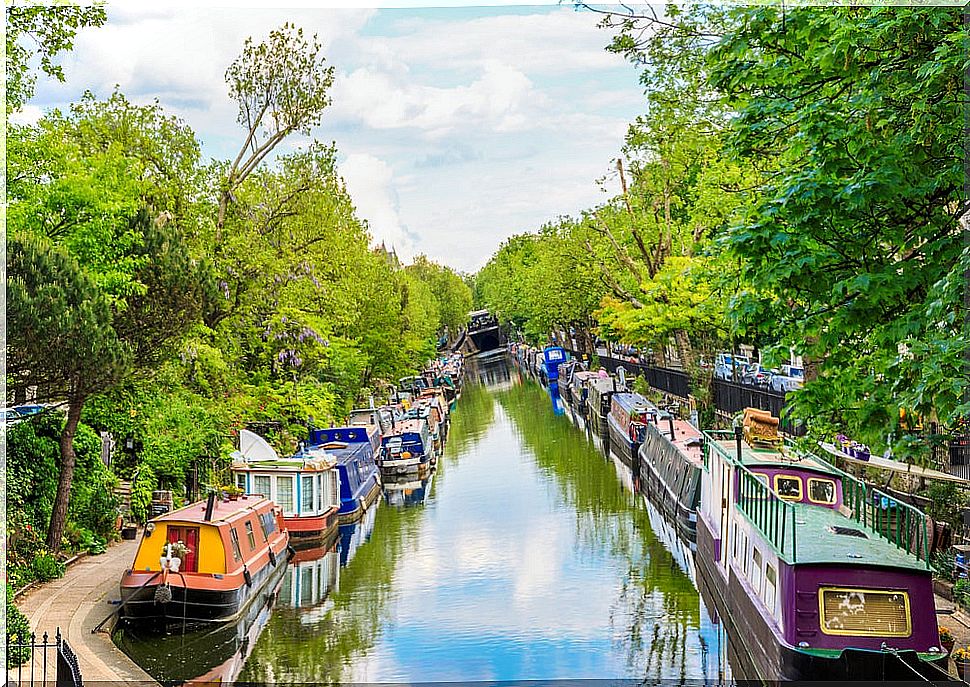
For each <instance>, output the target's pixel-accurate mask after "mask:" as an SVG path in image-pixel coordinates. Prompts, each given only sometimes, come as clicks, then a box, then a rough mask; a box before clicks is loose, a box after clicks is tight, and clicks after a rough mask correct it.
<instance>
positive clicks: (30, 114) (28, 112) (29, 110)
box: [10, 105, 44, 125]
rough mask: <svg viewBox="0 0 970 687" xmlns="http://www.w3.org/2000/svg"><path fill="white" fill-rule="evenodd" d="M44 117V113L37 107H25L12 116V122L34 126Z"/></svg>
mask: <svg viewBox="0 0 970 687" xmlns="http://www.w3.org/2000/svg"><path fill="white" fill-rule="evenodd" d="M43 116H44V111H43V110H41V109H40V108H39V107H37V106H36V105H24V106H23V107H22V108H21V109H19V110H17V111H16V112H14V113H13V114H12V115H10V121H11V122H13V123H14V124H26V125H33V124H36V123H37V121H38V120H39V119H40V118H41V117H43Z"/></svg>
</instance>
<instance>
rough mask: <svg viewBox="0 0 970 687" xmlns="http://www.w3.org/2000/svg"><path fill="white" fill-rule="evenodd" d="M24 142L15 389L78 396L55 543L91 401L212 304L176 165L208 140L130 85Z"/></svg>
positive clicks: (17, 208)
mask: <svg viewBox="0 0 970 687" xmlns="http://www.w3.org/2000/svg"><path fill="white" fill-rule="evenodd" d="M133 129H139V130H140V133H139V135H137V136H136V135H134V134H133V133H132V130H133ZM174 134H179V135H178V136H176V135H174ZM11 138H12V139H13V144H12V146H11V147H12V148H13V149H14V151H15V154H13V155H11V157H10V158H9V159H8V178H9V179H10V184H9V194H10V210H9V213H8V221H9V226H10V227H11V236H12V241H11V245H10V248H9V259H10V266H9V282H10V283H9V295H8V321H9V322H10V325H11V326H10V335H9V338H8V349H9V352H8V356H9V359H10V360H11V366H10V370H9V374H10V379H11V386H12V387H13V388H14V389H15V390H16V389H18V388H20V389H23V388H26V387H28V386H36V387H39V388H40V389H42V390H43V393H45V394H46V395H47V397H48V398H52V399H55V400H59V401H63V402H65V403H66V404H67V422H66V423H65V426H64V429H63V432H62V435H61V439H60V458H59V465H58V469H59V477H58V487H57V494H56V498H55V501H54V508H53V513H52V517H51V521H50V527H49V530H48V537H47V539H48V545H49V546H50V547H51V548H54V549H56V548H58V547H59V546H60V542H61V535H62V534H63V531H64V527H65V524H66V521H67V514H68V506H69V501H70V494H71V483H72V479H73V473H74V467H75V464H76V454H75V450H74V439H75V434H76V432H77V427H78V423H79V421H80V417H81V412H82V409H83V407H84V404H85V402H86V401H87V399H88V398H90V397H91V396H92V395H93V394H95V393H97V392H99V391H103V390H105V389H108V388H110V387H111V386H113V385H114V384H116V383H118V382H119V381H120V380H122V379H123V378H124V377H125V376H127V375H128V374H131V373H132V372H133V371H134V370H136V369H143V370H144V369H152V368H153V367H155V366H157V365H158V364H159V362H160V361H161V360H162V359H163V358H164V357H165V355H166V354H167V353H168V351H169V348H168V347H169V345H170V344H171V342H172V341H173V340H176V339H177V338H178V337H179V336H180V335H181V334H182V333H183V332H184V331H185V330H186V329H187V328H188V327H190V326H191V325H192V323H193V321H194V319H195V318H196V317H197V315H198V313H199V310H200V307H201V302H202V299H203V295H204V289H203V285H204V284H205V283H206V279H205V275H206V269H205V264H204V263H203V262H200V261H198V260H195V259H192V258H191V257H190V255H189V250H188V245H187V243H186V241H185V240H184V239H183V232H182V229H181V227H180V223H181V222H183V221H186V219H185V216H184V214H183V215H178V216H176V215H175V214H174V213H175V212H178V211H184V210H185V207H186V202H185V198H186V196H185V194H184V193H182V192H181V191H180V190H179V184H184V183H185V181H186V179H185V178H182V177H181V173H182V169H181V167H180V166H179V165H174V166H172V167H170V168H169V167H166V165H165V162H166V161H185V160H187V162H186V163H185V164H186V165H187V166H189V167H191V166H192V161H193V160H194V159H196V156H197V146H195V145H194V137H192V136H191V132H187V130H186V129H184V127H181V126H180V125H179V124H178V123H177V122H176V121H175V120H171V119H167V118H165V117H163V116H162V115H161V113H160V111H159V110H158V108H157V106H148V107H136V106H133V105H131V104H130V103H128V102H127V100H125V99H124V98H123V96H121V95H120V94H117V93H116V94H115V95H114V96H113V97H112V98H111V99H110V100H109V101H106V102H104V103H99V102H97V101H95V100H93V98H91V97H90V96H88V97H86V98H85V99H84V100H83V101H82V103H80V104H79V105H77V106H75V107H74V108H73V109H72V111H71V112H70V113H69V114H68V115H66V116H65V115H62V114H61V113H59V112H54V113H52V114H51V115H49V116H47V117H45V118H44V119H43V120H41V122H40V123H39V124H38V126H37V127H36V128H28V127H20V128H17V129H15V130H12V137H11ZM135 141H138V142H140V144H137V145H133V142H135ZM149 143H151V144H152V145H149ZM159 151H162V152H163V153H164V154H160V155H159V154H158V153H159Z"/></svg>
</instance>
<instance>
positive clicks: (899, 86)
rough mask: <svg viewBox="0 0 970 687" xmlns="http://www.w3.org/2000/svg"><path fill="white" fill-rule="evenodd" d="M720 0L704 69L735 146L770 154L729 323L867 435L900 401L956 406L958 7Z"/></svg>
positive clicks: (962, 395) (821, 405)
mask: <svg viewBox="0 0 970 687" xmlns="http://www.w3.org/2000/svg"><path fill="white" fill-rule="evenodd" d="M732 12H733V14H734V22H733V24H732V27H731V30H730V31H728V32H726V33H725V35H724V37H723V38H722V40H721V41H720V42H719V44H718V45H717V46H716V48H715V49H714V50H712V52H711V60H712V64H713V67H712V72H711V79H712V84H713V86H714V87H716V88H717V89H719V90H720V91H721V92H723V93H724V94H725V97H726V99H727V102H728V104H729V105H730V106H731V107H732V108H733V109H734V110H735V111H736V112H737V115H736V117H735V118H734V121H733V122H732V127H731V137H730V143H731V146H732V148H733V150H734V152H735V154H736V155H738V156H743V157H746V158H748V159H751V160H759V161H761V164H767V167H768V169H767V171H768V175H766V183H765V184H764V186H763V187H762V188H761V189H760V192H759V194H758V195H757V197H755V198H754V202H753V204H752V206H751V208H750V212H749V213H748V214H747V216H745V217H744V218H742V221H739V222H737V224H736V226H735V227H734V229H733V230H732V232H731V235H730V243H731V249H732V251H734V252H735V253H736V254H737V255H738V256H740V258H741V260H742V264H743V266H744V270H745V272H746V275H747V278H748V279H749V280H750V282H751V283H752V285H753V286H754V287H755V288H757V289H758V295H757V297H755V298H747V299H745V302H744V303H743V304H742V307H741V308H739V309H738V313H739V315H740V318H739V319H740V323H741V325H742V326H744V327H746V328H749V329H752V330H755V331H759V332H765V333H768V332H770V333H773V335H774V336H775V337H777V339H778V340H779V342H780V343H781V344H782V345H783V346H788V345H794V346H798V347H799V348H800V350H801V351H802V352H803V354H805V355H806V356H808V357H810V359H811V360H812V361H814V362H816V363H818V366H817V369H818V373H817V376H818V379H817V381H814V382H813V381H811V380H810V381H809V383H808V384H806V387H805V389H803V391H802V392H801V393H800V394H799V395H798V406H797V409H798V410H799V412H800V413H801V414H803V415H805V416H816V417H818V416H821V417H822V418H824V419H826V420H828V421H829V422H833V423H835V424H837V425H842V426H846V427H848V428H849V429H853V430H854V429H862V428H872V430H871V433H870V435H869V436H872V437H874V438H876V436H875V435H878V434H881V433H882V431H883V430H884V429H885V428H886V427H893V426H894V425H896V423H897V420H898V413H897V412H896V409H897V408H898V407H899V406H903V407H907V408H909V409H911V410H916V411H917V412H919V413H921V414H922V415H924V416H926V417H928V418H938V419H939V420H940V421H942V422H947V421H954V420H956V419H957V418H958V417H959V416H961V415H964V414H966V413H967V412H968V411H970V404H968V403H967V398H966V392H967V389H968V383H967V379H966V373H965V371H966V369H967V368H966V363H965V361H966V358H965V356H966V354H967V351H968V346H970V342H968V341H967V338H966V336H965V332H966V330H965V322H966V311H965V309H962V308H961V300H962V298H963V296H962V295H961V294H962V292H963V290H962V288H961V287H960V286H959V284H961V283H963V282H964V279H965V275H966V272H965V269H966V264H967V253H968V250H967V246H966V243H965V239H964V230H963V227H962V226H961V221H962V219H963V218H964V217H966V213H967V210H968V207H970V205H968V204H967V202H966V198H965V194H964V181H965V179H964V160H965V159H966V155H967V150H966V144H967V142H966V140H965V136H964V121H965V120H964V114H965V111H966V108H967V106H968V102H967V98H966V93H965V92H964V90H963V88H962V87H961V84H962V83H963V76H964V74H965V70H966V54H965V46H966V41H967V31H966V25H965V24H964V22H963V14H962V12H961V11H960V10H958V9H956V8H946V7H933V8H930V7H906V8H902V7H900V8H879V7H866V8H839V9H836V10H835V11H828V10H826V11H819V10H817V9H814V8H799V9H797V10H794V11H786V12H783V11H781V10H780V9H779V8H775V7H772V8H768V7H762V8H757V9H755V8H738V9H735V10H732ZM766 295H770V297H769V298H765V296H766ZM811 367H813V368H814V367H816V366H815V365H812V366H811ZM899 436H900V435H899V433H898V432H897V438H899ZM877 440H885V436H884V435H883V436H879V437H878V438H877Z"/></svg>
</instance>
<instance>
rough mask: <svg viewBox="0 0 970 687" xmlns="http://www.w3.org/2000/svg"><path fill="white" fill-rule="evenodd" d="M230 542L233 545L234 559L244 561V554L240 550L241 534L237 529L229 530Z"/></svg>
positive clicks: (231, 528)
mask: <svg viewBox="0 0 970 687" xmlns="http://www.w3.org/2000/svg"><path fill="white" fill-rule="evenodd" d="M229 542H230V543H231V544H232V558H233V560H236V561H241V560H242V552H241V551H240V550H239V533H238V532H236V528H235V527H230V528H229Z"/></svg>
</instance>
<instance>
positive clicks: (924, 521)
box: [812, 455, 933, 565]
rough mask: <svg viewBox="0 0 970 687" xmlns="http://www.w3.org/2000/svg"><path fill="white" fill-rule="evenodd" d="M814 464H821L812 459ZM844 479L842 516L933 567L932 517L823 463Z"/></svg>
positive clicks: (826, 462)
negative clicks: (931, 560) (931, 557)
mask: <svg viewBox="0 0 970 687" xmlns="http://www.w3.org/2000/svg"><path fill="white" fill-rule="evenodd" d="M812 458H815V460H821V459H819V458H817V457H816V456H814V455H812ZM822 462H824V463H825V464H826V465H828V466H829V467H830V468H831V469H832V470H834V471H835V472H837V473H838V474H839V475H840V476H841V477H842V504H843V505H844V506H845V508H844V509H843V510H842V512H843V514H844V515H846V516H847V517H849V518H851V519H852V520H854V521H855V522H857V523H859V524H860V525H862V526H863V527H865V528H866V529H868V530H869V531H871V532H873V533H875V534H877V535H879V536H880V537H882V538H884V539H886V540H888V541H889V542H891V543H892V544H895V545H896V547H897V548H900V549H902V550H903V551H906V552H907V553H909V554H911V555H913V556H915V557H916V558H918V559H920V560H922V561H924V562H925V563H926V564H927V565H929V564H930V553H931V549H932V544H933V541H932V529H931V528H930V520H929V517H928V516H927V515H926V514H925V513H923V511H921V510H919V509H918V508H916V507H914V506H912V505H910V504H908V503H905V502H903V501H900V500H899V499H896V498H893V497H892V496H890V495H889V494H887V493H886V492H884V491H882V490H881V489H877V488H876V487H872V486H869V485H868V484H866V483H865V482H863V481H862V480H860V479H859V478H857V477H854V476H852V475H850V474H849V473H847V472H845V471H844V470H840V469H839V468H837V467H835V466H834V465H832V464H831V463H829V462H828V461H822Z"/></svg>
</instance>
